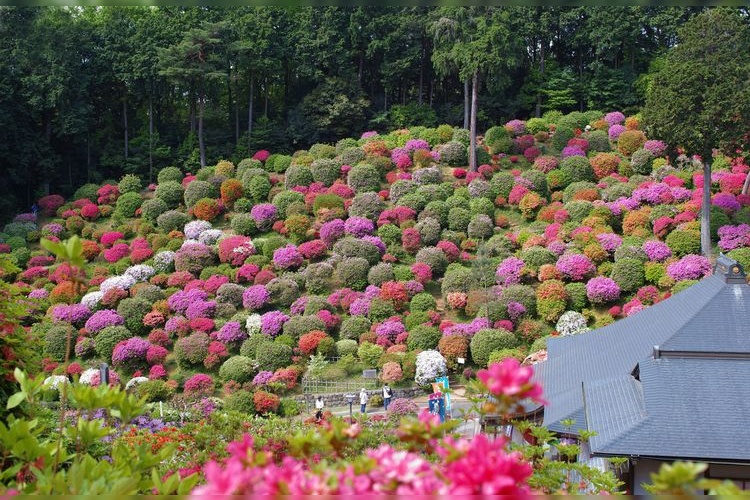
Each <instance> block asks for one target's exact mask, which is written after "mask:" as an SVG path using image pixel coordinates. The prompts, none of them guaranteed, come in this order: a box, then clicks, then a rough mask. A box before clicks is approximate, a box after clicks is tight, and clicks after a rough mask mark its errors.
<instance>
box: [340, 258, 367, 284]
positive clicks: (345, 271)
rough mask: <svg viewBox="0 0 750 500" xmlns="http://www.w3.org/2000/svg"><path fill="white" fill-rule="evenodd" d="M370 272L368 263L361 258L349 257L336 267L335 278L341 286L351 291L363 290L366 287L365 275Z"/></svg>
mask: <svg viewBox="0 0 750 500" xmlns="http://www.w3.org/2000/svg"><path fill="white" fill-rule="evenodd" d="M369 271H370V263H369V262H368V261H367V259H365V258H363V257H349V258H345V259H344V260H342V261H341V262H340V263H339V265H338V266H336V273H335V274H336V278H337V279H338V280H339V281H340V282H341V286H344V287H348V288H352V289H353V290H364V289H365V287H366V286H367V274H368V272H369Z"/></svg>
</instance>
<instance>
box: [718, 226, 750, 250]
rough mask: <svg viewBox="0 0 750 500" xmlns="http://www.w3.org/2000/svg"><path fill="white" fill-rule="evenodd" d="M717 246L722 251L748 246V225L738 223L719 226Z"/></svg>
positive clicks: (749, 239) (749, 235)
mask: <svg viewBox="0 0 750 500" xmlns="http://www.w3.org/2000/svg"><path fill="white" fill-rule="evenodd" d="M718 234H719V248H721V249H722V251H724V252H728V251H730V250H734V249H735V248H740V247H747V246H750V226H749V225H747V224H739V225H737V226H721V227H720V228H719V230H718Z"/></svg>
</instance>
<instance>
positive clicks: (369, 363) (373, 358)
mask: <svg viewBox="0 0 750 500" xmlns="http://www.w3.org/2000/svg"><path fill="white" fill-rule="evenodd" d="M383 352H384V349H383V347H382V346H379V345H376V344H372V343H370V342H363V343H362V344H361V345H360V346H359V348H358V349H357V357H358V358H359V360H360V361H362V364H363V365H364V366H365V367H366V368H375V367H376V366H377V365H378V360H380V357H381V356H382V355H383Z"/></svg>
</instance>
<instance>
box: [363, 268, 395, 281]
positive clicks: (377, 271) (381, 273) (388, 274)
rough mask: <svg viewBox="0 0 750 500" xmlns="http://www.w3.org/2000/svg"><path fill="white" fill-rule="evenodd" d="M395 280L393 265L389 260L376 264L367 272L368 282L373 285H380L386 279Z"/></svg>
mask: <svg viewBox="0 0 750 500" xmlns="http://www.w3.org/2000/svg"><path fill="white" fill-rule="evenodd" d="M394 280H395V276H394V274H393V265H392V264H390V263H387V262H381V263H380V264H376V265H374V266H373V267H371V268H370V271H369V272H368V273H367V282H368V283H369V284H371V285H375V286H380V285H382V284H383V283H385V282H386V281H394Z"/></svg>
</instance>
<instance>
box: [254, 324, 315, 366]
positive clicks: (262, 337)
mask: <svg viewBox="0 0 750 500" xmlns="http://www.w3.org/2000/svg"><path fill="white" fill-rule="evenodd" d="M293 317H294V316H293ZM290 321H291V319H290ZM287 323H288V321H287ZM285 325H286V323H285ZM305 333H306V332H305ZM263 342H268V337H266V336H265V335H262V334H260V333H259V334H256V335H250V336H249V337H248V338H247V339H245V341H244V342H242V345H241V346H240V355H242V356H247V357H248V358H251V359H255V358H256V353H257V350H258V346H259V345H260V344H262V343H263Z"/></svg>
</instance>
